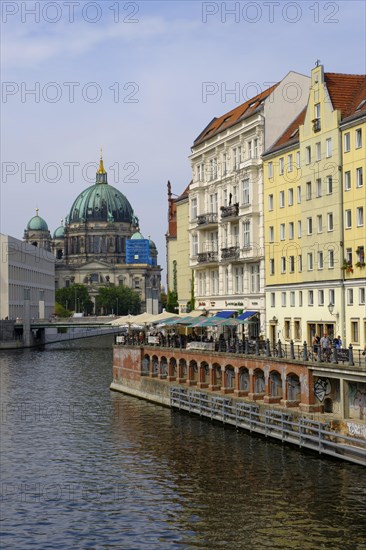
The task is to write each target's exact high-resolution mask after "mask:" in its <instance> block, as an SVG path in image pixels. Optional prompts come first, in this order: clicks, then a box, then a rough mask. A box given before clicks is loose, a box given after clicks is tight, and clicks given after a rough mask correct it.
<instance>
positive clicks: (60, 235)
mask: <svg viewBox="0 0 366 550" xmlns="http://www.w3.org/2000/svg"><path fill="white" fill-rule="evenodd" d="M53 238H54V239H64V238H65V228H64V226H63V225H60V227H58V228H57V229H56V231H55V232H54V234H53Z"/></svg>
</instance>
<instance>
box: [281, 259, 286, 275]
mask: <svg viewBox="0 0 366 550" xmlns="http://www.w3.org/2000/svg"><path fill="white" fill-rule="evenodd" d="M281 273H286V258H285V256H281Z"/></svg>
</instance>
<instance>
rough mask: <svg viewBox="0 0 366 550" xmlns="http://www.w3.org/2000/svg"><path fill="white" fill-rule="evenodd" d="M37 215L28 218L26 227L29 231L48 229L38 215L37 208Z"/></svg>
mask: <svg viewBox="0 0 366 550" xmlns="http://www.w3.org/2000/svg"><path fill="white" fill-rule="evenodd" d="M36 212H37V215H36V216H33V218H32V219H31V220H29V222H28V225H27V229H28V230H30V231H48V225H47V223H46V222H45V220H44V219H43V218H41V216H39V215H38V208H37V210H36Z"/></svg>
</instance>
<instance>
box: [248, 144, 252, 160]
mask: <svg viewBox="0 0 366 550" xmlns="http://www.w3.org/2000/svg"><path fill="white" fill-rule="evenodd" d="M252 157H253V147H252V142H251V141H248V159H251V158H252Z"/></svg>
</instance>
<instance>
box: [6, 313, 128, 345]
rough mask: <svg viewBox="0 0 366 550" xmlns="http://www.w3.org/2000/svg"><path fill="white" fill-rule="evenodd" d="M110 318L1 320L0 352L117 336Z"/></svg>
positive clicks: (116, 329) (118, 328)
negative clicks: (81, 339)
mask: <svg viewBox="0 0 366 550" xmlns="http://www.w3.org/2000/svg"><path fill="white" fill-rule="evenodd" d="M112 320H113V319H111V318H110V317H85V318H68V319H32V320H30V321H29V322H27V321H26V320H22V319H19V320H17V321H8V320H6V321H1V322H0V323H1V329H2V330H1V335H2V337H1V340H0V349H17V348H25V347H37V346H45V345H47V344H54V343H57V342H64V341H70V340H77V339H80V338H92V337H95V336H105V335H106V334H118V333H120V332H121V328H120V327H115V326H112V325H111V324H110V323H111V321H112Z"/></svg>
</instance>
